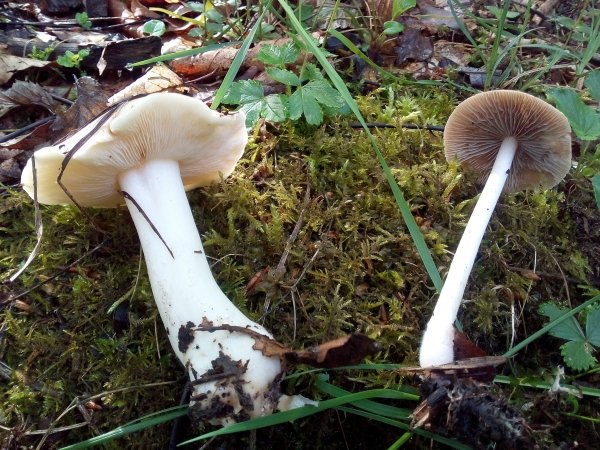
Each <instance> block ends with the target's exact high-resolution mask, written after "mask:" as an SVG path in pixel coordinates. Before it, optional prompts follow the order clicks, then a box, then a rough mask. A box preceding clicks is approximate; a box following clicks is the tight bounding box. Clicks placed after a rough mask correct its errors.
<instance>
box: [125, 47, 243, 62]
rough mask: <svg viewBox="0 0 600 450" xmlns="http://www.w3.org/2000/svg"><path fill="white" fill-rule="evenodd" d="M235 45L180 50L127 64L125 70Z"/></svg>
mask: <svg viewBox="0 0 600 450" xmlns="http://www.w3.org/2000/svg"><path fill="white" fill-rule="evenodd" d="M236 44H239V42H238V41H234V42H224V43H222V44H212V45H205V46H204V47H198V48H192V49H190V50H182V51H180V52H173V53H167V54H166V55H160V56H155V57H154V58H148V59H143V60H141V61H136V62H134V63H129V64H127V68H128V69H133V68H134V67H139V66H145V65H148V64H154V63H159V62H165V61H172V60H174V59H177V58H183V57H185V56H194V55H200V54H202V53H206V52H210V51H212V50H219V49H221V48H224V47H231V46H232V45H236Z"/></svg>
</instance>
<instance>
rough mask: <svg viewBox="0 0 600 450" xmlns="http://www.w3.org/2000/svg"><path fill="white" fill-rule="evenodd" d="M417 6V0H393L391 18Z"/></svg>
mask: <svg viewBox="0 0 600 450" xmlns="http://www.w3.org/2000/svg"><path fill="white" fill-rule="evenodd" d="M415 6H417V0H394V3H393V4H392V19H395V18H396V17H398V16H399V15H401V14H403V13H404V12H406V11H408V10H409V9H411V8H414V7H415Z"/></svg>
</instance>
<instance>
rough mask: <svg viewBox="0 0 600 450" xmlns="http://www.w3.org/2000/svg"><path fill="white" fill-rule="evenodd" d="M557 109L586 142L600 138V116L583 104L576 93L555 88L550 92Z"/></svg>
mask: <svg viewBox="0 0 600 450" xmlns="http://www.w3.org/2000/svg"><path fill="white" fill-rule="evenodd" d="M548 95H549V96H550V98H552V99H553V100H554V102H555V103H556V107H557V108H558V109H559V110H560V111H562V113H563V114H564V115H565V116H567V119H569V123H570V124H571V127H573V131H574V132H575V134H576V135H577V137H579V139H583V140H585V141H591V140H594V139H596V138H597V137H598V136H600V114H598V113H597V112H596V111H595V110H594V109H593V108H591V107H590V106H588V105H586V104H585V103H583V101H582V100H581V98H579V96H578V95H577V93H576V92H574V91H572V90H570V89H565V88H555V89H551V90H550V91H549V92H548Z"/></svg>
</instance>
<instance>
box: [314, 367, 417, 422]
mask: <svg viewBox="0 0 600 450" xmlns="http://www.w3.org/2000/svg"><path fill="white" fill-rule="evenodd" d="M327 378H328V377H327V375H325V374H323V375H319V376H318V377H317V381H316V382H315V387H316V388H317V389H319V390H321V391H322V392H324V393H326V394H328V395H331V396H332V397H341V396H343V395H348V394H351V392H348V391H346V390H345V389H342V388H339V387H337V386H334V385H333V384H330V383H327V381H326V379H327ZM406 395H407V396H411V395H410V394H406ZM411 397H413V398H412V399H413V400H415V401H417V400H419V398H420V396H419V395H414V396H411ZM352 405H354V406H356V407H357V408H360V409H364V410H365V411H369V412H371V413H373V414H377V415H379V416H384V417H392V418H395V419H408V418H409V416H410V414H411V412H412V410H410V409H405V408H397V407H395V406H390V405H384V404H382V403H377V402H374V401H373V400H361V401H358V402H354V403H352Z"/></svg>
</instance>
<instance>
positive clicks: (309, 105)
mask: <svg viewBox="0 0 600 450" xmlns="http://www.w3.org/2000/svg"><path fill="white" fill-rule="evenodd" d="M302 113H303V114H304V117H305V118H306V122H307V123H308V124H309V125H320V124H321V122H323V111H322V110H321V107H320V106H319V102H317V100H316V99H315V98H314V97H313V96H312V95H305V94H304V93H303V95H302Z"/></svg>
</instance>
